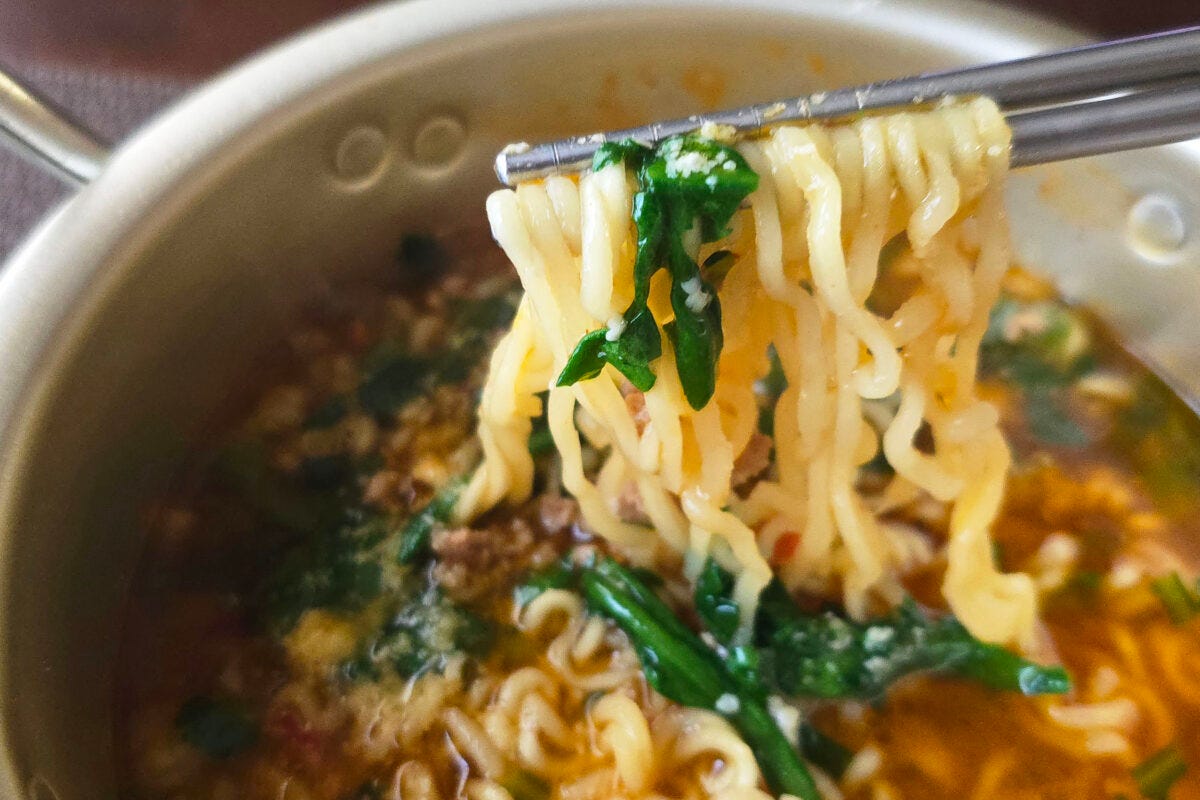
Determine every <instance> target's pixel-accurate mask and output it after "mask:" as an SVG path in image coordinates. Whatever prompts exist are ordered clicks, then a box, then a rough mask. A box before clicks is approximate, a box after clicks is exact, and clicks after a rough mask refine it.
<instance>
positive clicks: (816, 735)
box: [800, 722, 854, 781]
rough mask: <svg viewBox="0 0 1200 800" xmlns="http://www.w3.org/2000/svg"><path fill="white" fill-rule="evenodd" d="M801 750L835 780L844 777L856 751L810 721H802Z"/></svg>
mask: <svg viewBox="0 0 1200 800" xmlns="http://www.w3.org/2000/svg"><path fill="white" fill-rule="evenodd" d="M800 752H801V753H803V754H804V757H805V758H807V759H808V760H809V761H811V762H812V763H814V764H816V765H817V766H818V767H820V768H821V769H822V770H824V772H825V774H826V775H828V776H829V777H831V778H833V779H834V780H835V781H840V780H841V779H842V774H843V773H845V771H846V767H848V766H850V761H851V759H853V758H854V753H852V752H851V751H850V750H849V749H847V748H846V747H845V746H844V745H843V744H842V743H841V742H839V741H837V740H835V739H832V738H830V737H829V736H826V735H825V734H824V733H822V732H821V731H820V730H818V729H817V728H816V727H815V726H813V725H812V724H811V723H809V722H801V723H800Z"/></svg>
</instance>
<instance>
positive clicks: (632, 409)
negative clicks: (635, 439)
mask: <svg viewBox="0 0 1200 800" xmlns="http://www.w3.org/2000/svg"><path fill="white" fill-rule="evenodd" d="M621 394H622V395H623V396H624V397H625V407H626V408H627V409H629V416H630V417H631V418H632V419H633V424H634V425H636V426H637V432H638V435H641V433H642V431H644V430H645V429H646V426H647V425H649V424H650V412H649V411H647V410H646V395H644V394H642V393H641V392H639V391H638V390H637V389H636V388H635V387H634V385H633V384H632V383H630V382H629V381H621Z"/></svg>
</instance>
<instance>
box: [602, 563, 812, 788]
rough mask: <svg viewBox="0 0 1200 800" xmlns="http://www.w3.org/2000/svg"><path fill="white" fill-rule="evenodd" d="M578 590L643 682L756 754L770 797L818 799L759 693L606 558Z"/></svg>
mask: <svg viewBox="0 0 1200 800" xmlns="http://www.w3.org/2000/svg"><path fill="white" fill-rule="evenodd" d="M581 584H582V591H583V595H584V598H585V599H586V601H587V604H588V608H589V609H590V610H591V611H593V612H594V613H599V614H602V615H604V616H606V617H608V618H609V619H611V620H612V621H613V622H615V623H616V624H617V626H618V627H620V628H621V629H622V630H623V631H625V634H626V635H627V636H629V639H630V642H631V643H632V645H633V648H634V650H635V651H636V652H637V654H638V657H639V659H640V660H641V662H642V671H643V672H644V673H645V674H646V680H647V681H649V682H650V684H651V685H652V686H653V687H654V688H655V689H656V690H657V691H659V692H660V693H662V694H663V696H665V697H667V698H668V699H671V700H674V701H675V702H677V703H681V704H683V705H686V706H692V707H694V708H706V709H709V710H713V711H717V712H718V713H721V714H723V715H724V716H725V717H726V718H727V719H728V720H729V721H730V723H731V724H732V725H733V726H734V727H735V728H736V729H737V730H738V732H739V733H740V734H741V735H742V737H743V738H744V739H745V740H746V743H747V744H749V745H750V748H751V749H752V750H753V751H754V753H755V755H756V757H757V758H758V763H759V767H760V768H761V769H762V772H763V776H764V777H765V778H766V781H767V784H768V785H769V786H770V787H771V788H772V790H773V791H775V792H776V793H781V794H791V795H795V796H797V797H800V798H803V800H819V797H820V795H819V794H818V793H817V789H816V785H815V784H814V783H813V780H812V776H811V775H810V774H809V772H808V769H807V768H806V767H805V766H804V762H803V761H802V760H801V759H800V757H799V755H798V754H797V753H796V751H795V750H794V749H793V748H792V746H791V744H789V743H788V741H787V738H786V737H784V735H783V733H782V732H781V731H780V730H779V727H778V726H777V725H776V723H775V720H774V719H772V717H771V715H770V714H769V713H768V711H767V708H766V705H765V704H764V703H763V702H762V699H761V698H760V697H759V693H758V691H757V687H753V686H751V685H749V684H748V683H747V682H746V681H745V680H744V679H743V678H740V677H739V675H738V673H737V672H736V671H734V670H731V669H729V668H727V667H726V665H725V664H724V663H722V661H721V659H720V658H718V656H717V654H716V653H715V652H713V651H712V650H711V649H709V647H708V646H707V645H705V644H704V642H703V641H702V640H701V639H700V637H699V636H697V635H696V634H695V633H693V632H692V631H691V630H690V629H689V628H688V627H687V626H686V625H684V624H683V623H682V622H681V621H680V620H679V618H678V617H676V616H675V615H674V613H672V611H671V610H670V608H668V607H667V605H666V604H665V603H663V601H662V600H660V599H659V598H658V597H657V596H656V595H655V594H654V593H653V592H652V591H651V590H650V589H649V588H648V587H646V586H645V585H644V584H642V583H641V581H639V580H638V579H637V577H636V576H635V575H634V574H633V573H632V572H630V571H629V570H627V569H625V568H624V567H622V566H620V565H619V564H617V563H616V562H615V561H612V560H610V559H604V560H601V561H600V562H598V563H597V564H596V566H595V567H594V568H592V569H585V570H584V571H583V573H582V575H581Z"/></svg>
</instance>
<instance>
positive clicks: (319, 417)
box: [304, 394, 350, 430]
mask: <svg viewBox="0 0 1200 800" xmlns="http://www.w3.org/2000/svg"><path fill="white" fill-rule="evenodd" d="M349 411H350V403H349V401H348V400H347V399H346V397H345V395H340V394H339V395H334V396H333V397H331V398H329V400H328V401H326V403H325V405H323V406H320V407H318V408H317V409H316V410H314V411H313V412H312V413H311V414H309V415H308V418H307V419H306V420H304V428H305V429H306V430H324V429H325V428H332V427H333V426H334V425H336V424H338V423H339V422H341V421H342V419H343V418H345V416H346V414H347V413H348V412H349Z"/></svg>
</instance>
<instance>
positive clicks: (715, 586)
mask: <svg viewBox="0 0 1200 800" xmlns="http://www.w3.org/2000/svg"><path fill="white" fill-rule="evenodd" d="M732 586H733V581H732V578H731V577H730V576H729V575H728V573H725V572H724V571H723V570H720V568H719V567H717V566H716V564H715V562H712V561H711V559H710V562H709V563H708V564H707V565H706V566H705V569H704V571H703V572H702V574H701V580H700V582H699V583H698V587H697V596H696V606H697V610H698V611H699V613H700V615H701V617H702V618H703V619H705V621H706V622H707V621H708V619H710V618H713V619H716V620H717V622H718V625H719V626H721V629H722V630H728V629H729V628H728V625H729V621H730V620H732V619H736V616H737V604H736V603H735V602H734V601H733V599H732V597H731V595H730V592H731V590H732ZM714 635H718V634H717V632H716V631H714ZM754 643H755V645H756V647H757V650H758V655H759V659H760V670H761V674H762V676H763V677H764V679H765V680H767V682H768V683H769V684H770V685H771V686H772V687H774V688H776V689H778V690H779V691H780V692H781V693H783V694H785V695H790V696H800V697H821V698H843V697H854V698H861V699H866V700H874V699H878V698H879V697H882V696H883V695H884V694H885V693H886V691H887V689H888V687H890V686H891V685H892V684H893V683H895V682H896V681H898V680H899V679H901V678H903V677H905V676H907V675H910V674H912V673H914V672H946V673H951V674H955V675H959V676H961V677H965V678H970V679H972V680H975V681H978V682H979V683H982V684H983V685H985V686H987V687H989V688H992V689H998V690H1003V691H1019V692H1021V693H1022V694H1026V695H1035V694H1061V693H1063V692H1066V691H1068V690H1069V688H1070V680H1069V678H1068V677H1067V674H1066V672H1065V671H1063V670H1062V669H1061V668H1060V667H1042V666H1039V665H1037V664H1033V663H1032V662H1029V661H1026V660H1025V659H1022V658H1021V657H1019V656H1017V655H1014V654H1013V653H1010V652H1008V651H1007V650H1005V649H1004V648H1002V647H998V646H996V645H992V644H986V643H984V642H980V641H979V640H978V639H976V638H975V637H973V636H971V634H970V633H969V632H968V631H967V629H966V628H964V627H963V626H962V624H961V623H960V622H958V620H956V619H954V617H952V616H944V617H940V618H932V617H929V616H927V615H926V614H925V613H924V612H923V611H921V609H920V608H918V606H917V605H916V603H915V602H913V601H912V599H911V598H910V599H907V600H905V601H904V602H903V603H902V604H901V605H900V607H899V608H898V609H896V611H894V612H893V613H892V614H890V615H888V616H886V617H883V618H880V619H875V620H870V621H868V622H855V621H854V620H850V619H847V618H845V617H843V616H841V615H840V614H836V613H833V612H825V613H823V614H815V615H814V614H806V613H804V612H803V611H801V610H800V608H799V607H798V606H797V605H796V604H795V602H794V601H793V600H792V599H791V597H790V596H789V595H788V593H787V590H786V589H784V587H783V586H782V584H780V583H779V582H778V581H777V580H776V581H772V582H771V584H769V585H768V586H767V588H766V589H765V590H764V591H763V593H762V595H761V596H760V598H759V605H758V612H757V616H756V619H755V642H754Z"/></svg>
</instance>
